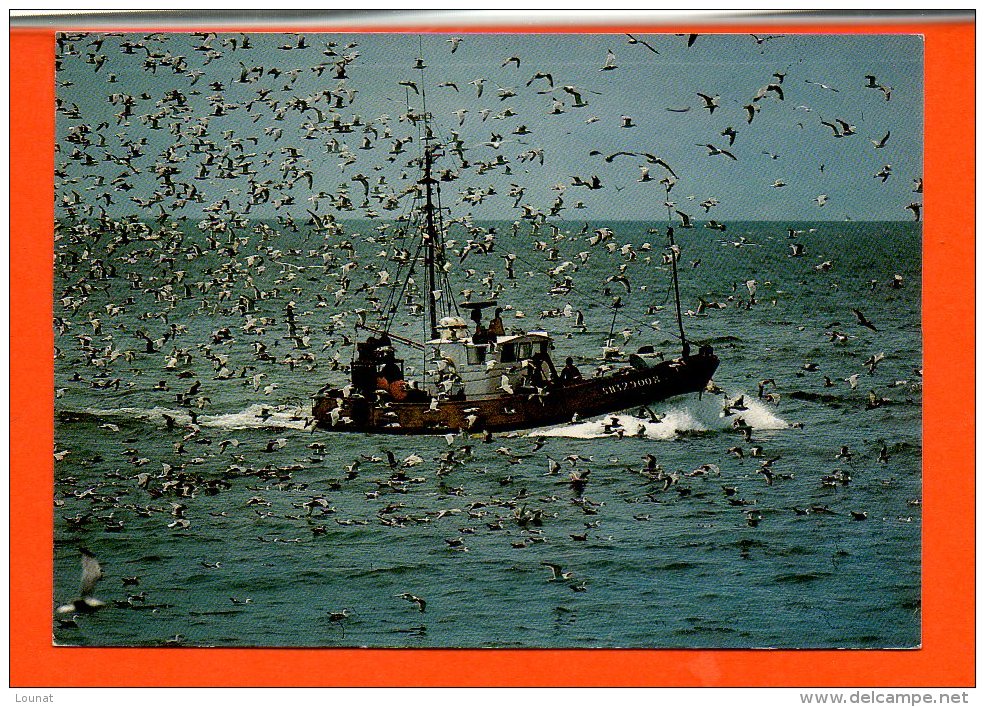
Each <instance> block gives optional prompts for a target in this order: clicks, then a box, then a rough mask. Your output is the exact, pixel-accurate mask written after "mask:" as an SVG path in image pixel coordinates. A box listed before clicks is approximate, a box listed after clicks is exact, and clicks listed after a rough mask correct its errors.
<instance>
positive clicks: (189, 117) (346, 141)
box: [57, 33, 923, 224]
mask: <svg viewBox="0 0 985 707" xmlns="http://www.w3.org/2000/svg"><path fill="white" fill-rule="evenodd" d="M301 36H302V35H297V34H286V33H276V34H263V33H251V34H250V35H249V37H248V45H247V46H246V47H245V48H244V45H243V40H244V36H243V35H240V34H220V35H218V36H214V35H208V36H206V35H201V34H200V35H192V34H175V33H155V34H152V35H147V34H134V35H110V36H107V35H104V34H92V35H85V36H83V35H70V36H68V38H67V39H65V41H63V42H62V43H61V44H60V50H59V63H58V71H57V80H58V87H57V96H58V98H59V100H60V101H61V106H62V109H61V110H60V111H59V115H58V135H59V143H60V153H59V155H58V160H57V164H58V166H59V169H60V174H59V175H58V176H59V179H58V185H59V192H58V193H59V200H60V201H61V200H62V199H64V200H65V201H68V202H74V201H77V202H79V203H80V207H76V208H83V209H85V208H87V207H88V205H94V206H96V207H104V208H106V209H107V211H108V212H109V213H111V214H121V213H151V214H155V215H156V214H159V213H160V211H161V210H164V211H166V212H168V213H172V214H174V215H180V214H185V215H188V216H190V217H192V218H199V217H201V215H202V214H203V209H205V208H207V207H210V205H212V206H213V208H216V209H219V212H218V213H221V212H222V211H226V212H228V213H233V212H235V213H243V212H244V211H246V212H247V216H248V217H249V218H273V217H274V216H276V215H278V214H284V213H288V212H290V213H291V214H293V216H294V217H295V218H297V219H299V220H301V219H307V218H308V214H307V213H306V212H305V211H306V209H312V210H313V211H315V212H316V213H318V214H319V215H322V214H328V213H335V215H336V216H337V217H338V218H339V219H345V218H359V217H362V216H364V215H365V214H366V210H365V208H362V205H363V204H364V202H365V198H364V193H365V192H364V190H365V186H364V184H363V181H361V177H360V179H357V180H353V177H356V176H357V175H362V176H364V177H365V178H366V179H365V182H366V183H368V184H369V186H370V188H371V189H375V191H376V192H378V193H379V195H380V198H375V197H374V196H371V197H370V199H369V204H368V207H369V208H370V209H372V210H373V211H374V212H375V213H377V214H379V216H380V218H393V217H396V216H397V215H399V214H400V213H402V212H403V211H404V210H405V207H406V206H407V203H408V200H407V199H406V198H403V199H401V198H399V195H400V193H401V192H402V191H403V190H404V189H405V188H407V186H408V185H411V184H412V182H413V180H414V179H416V175H415V174H414V172H413V170H412V169H411V170H409V169H408V162H409V160H411V159H413V158H415V157H417V156H419V154H420V146H419V134H418V129H417V127H415V125H414V124H413V123H412V122H411V121H409V120H407V118H406V114H407V112H408V107H407V97H408V96H409V98H410V107H411V109H412V110H414V111H420V109H421V96H420V94H419V93H415V91H414V88H416V89H417V90H418V91H421V90H422V89H423V90H424V91H425V92H426V96H427V109H428V110H429V111H430V112H431V113H432V114H433V116H434V120H433V128H434V131H435V133H436V135H437V137H439V138H440V139H443V140H447V139H449V138H451V137H452V131H454V132H455V133H457V135H458V138H459V140H460V141H461V145H462V149H463V152H462V156H463V157H464V159H465V160H466V161H467V162H468V164H469V166H468V167H467V168H465V167H463V166H462V161H461V159H460V158H457V157H452V156H448V157H447V158H446V159H445V160H443V161H442V164H439V165H438V167H439V169H446V170H449V171H448V173H447V175H449V176H450V175H455V176H456V177H457V178H456V179H454V180H451V181H446V182H443V183H442V185H441V186H442V201H443V204H444V206H447V207H450V208H451V209H452V211H453V212H454V213H471V214H472V215H473V216H474V217H475V218H491V219H504V220H516V219H519V218H520V217H521V216H522V215H523V213H524V211H523V208H522V207H523V206H527V207H528V211H527V212H528V213H538V212H541V213H546V212H548V211H549V210H550V209H551V206H552V204H555V203H556V200H557V198H558V196H559V195H560V196H561V198H562V203H561V207H562V208H561V209H560V210H559V211H558V213H557V215H556V216H553V217H550V218H549V220H556V221H560V220H566V221H571V222H578V223H579V224H580V223H581V222H583V221H587V220H600V219H627V220H639V219H657V220H666V218H667V209H666V208H665V206H664V202H665V200H666V195H665V188H666V185H665V184H662V183H660V180H661V179H664V178H666V177H668V176H669V174H670V173H669V172H668V171H667V169H666V168H665V167H664V166H662V165H661V164H659V163H656V162H652V161H651V162H648V161H647V158H646V157H645V156H643V153H647V154H649V155H652V156H653V157H652V158H651V160H652V159H653V158H660V160H661V161H662V162H664V163H665V164H666V165H667V166H668V167H669V168H670V169H672V170H673V171H674V173H675V174H676V180H675V181H676V183H675V184H674V186H673V189H672V191H671V192H670V200H671V201H672V202H673V203H674V206H675V208H676V209H679V210H681V211H683V212H685V213H687V214H689V215H690V216H692V217H694V219H695V220H696V221H700V220H702V219H709V218H712V219H716V220H719V221H725V220H734V219H742V220H760V219H781V220H841V219H844V218H846V217H850V218H852V219H855V220H883V219H888V220H911V219H912V218H913V216H912V214H911V212H910V211H908V210H907V209H906V208H905V207H906V206H907V205H908V204H911V203H913V202H919V201H921V200H922V195H921V194H917V193H914V192H913V188H914V180H916V179H918V178H920V177H921V176H922V150H923V43H922V40H921V38H920V37H918V36H897V35H869V36H858V35H819V36H815V35H789V34H788V35H782V36H779V35H773V36H770V35H756V36H753V35H750V34H748V33H737V34H730V35H699V36H698V37H697V38H696V40H695V41H694V42H693V45H692V46H690V47H689V46H688V44H687V38H686V37H684V36H677V35H634V37H635V38H636V39H637V40H640V41H639V42H637V43H631V39H630V37H628V36H627V35H625V34H569V35H562V34H551V35H545V34H508V35H507V34H501V35H489V34H478V35H462V38H461V40H460V41H459V42H456V43H453V42H451V41H449V40H450V39H451V35H447V34H434V35H423V36H420V35H416V34H415V35H398V34H347V35H329V34H314V33H309V34H305V35H303V42H302V43H301V46H300V47H299V42H301ZM643 42H645V43H646V44H644V43H643ZM330 43H332V44H330ZM646 45H649V46H646ZM288 47H290V48H288ZM453 47H455V51H454V52H453V51H452V48H453ZM609 50H611V52H612V54H613V55H614V60H613V61H610V62H609V63H610V65H613V66H614V67H615V68H610V69H605V70H603V66H605V65H606V61H607V59H606V57H607V53H608V51H609ZM654 50H655V51H654ZM343 57H346V58H345V59H344V60H343ZM419 57H420V58H423V61H424V63H425V64H426V66H427V68H426V73H425V74H424V78H423V81H422V75H421V72H420V71H419V70H417V69H415V68H414V67H415V62H416V60H417V59H418V58H419ZM341 61H344V62H345V66H344V73H345V77H344V78H337V75H338V73H339V69H338V66H339V62H341ZM538 74H550V80H549V79H548V78H546V77H543V76H540V77H538V76H537V75H538ZM776 74H781V75H782V81H781V79H780V77H779V76H777V75H776ZM867 75H871V76H874V77H875V80H874V82H873V81H872V80H868V79H866V76H867ZM478 80H481V85H482V95H481V96H478V95H477V94H478V90H477V84H478V83H479V81H478ZM550 81H553V89H552V87H551V85H550ZM401 82H404V83H401ZM406 82H414V86H413V87H412V86H410V85H409V84H408V83H406ZM449 83H451V84H455V86H454V87H453V86H449V85H444V86H442V85H441V84H449ZM870 83H872V84H873V86H872V87H870V86H868V85H867V84H870ZM771 84H772V85H776V86H779V91H778V90H776V89H772V90H766V91H764V89H766V87H768V86H770V85H771ZM565 87H568V89H569V90H566V89H565ZM456 89H457V90H456ZM780 91H782V94H783V98H782V100H781V99H780V95H779V93H780ZM699 93H703V94H705V95H707V96H709V97H712V98H713V99H714V100H715V101H716V102H717V103H718V105H717V107H716V108H715V110H714V112H710V111H709V110H708V108H707V107H706V106H705V99H703V98H702V97H700V96H699V95H698V94H699ZM576 94H578V95H580V98H581V101H582V103H585V104H587V105H580V106H579V105H577V104H576ZM759 94H762V95H761V96H760V97H759V98H758V99H757V95H759ZM887 95H888V98H889V100H887ZM746 106H753V107H754V109H758V110H756V112H755V114H754V117H753V120H752V122H751V123H749V122H747V115H748V110H749V109H747V108H746ZM461 110H465V111H467V112H465V113H456V111H461ZM839 120H841V121H844V125H847V126H851V127H849V128H848V129H847V130H845V129H844V127H843V125H842V124H840V123H839V122H838V121H839ZM822 121H823V122H822ZM460 122H461V125H459V123H460ZM825 122H826V123H830V124H831V125H830V126H829V125H825V124H824V123H825ZM333 123H334V124H335V125H336V126H338V125H346V124H349V125H351V126H352V127H351V128H349V129H348V131H346V132H342V131H340V130H339V129H338V127H333ZM624 124H628V127H624ZM832 126H834V127H832ZM727 128H733V129H734V131H735V137H734V144H732V145H731V146H730V145H729V137H728V136H727V135H723V134H722V133H723V131H725V130H726V129H727ZM887 133H888V134H889V137H888V138H886V139H885V141H884V144H883V146H882V147H879V148H877V147H876V146H875V144H874V143H879V142H881V141H883V138H884V136H886V135H887ZM497 136H498V137H497ZM406 137H413V140H412V141H411V142H407V143H405V144H403V145H402V149H403V152H398V153H396V154H394V153H393V152H392V150H393V149H394V145H395V143H396V141H397V140H398V139H403V138H406ZM706 145H713V146H714V147H715V148H716V149H721V150H726V151H728V152H729V153H730V154H731V155H732V156H734V158H735V159H732V157H730V156H729V155H727V154H709V152H710V151H711V150H710V149H709V148H707V147H706ZM330 147H331V148H334V150H335V151H332V152H330V151H329V148H330ZM541 150H542V152H540V151H541ZM593 151H598V153H599V154H591V153H592V152H593ZM619 151H624V152H631V153H635V154H632V155H618V156H616V157H614V158H613V159H612V160H611V161H609V162H607V161H606V160H605V159H604V158H605V157H606V156H610V155H612V154H614V153H616V152H619ZM541 156H542V157H543V164H541V161H540V160H541ZM484 163H485V165H487V166H485V167H483V166H482V165H483V164H484ZM887 166H888V169H887V168H886V167H887ZM644 167H645V168H647V169H648V170H649V176H650V177H651V179H650V180H648V181H646V180H644V181H640V180H641V177H643V170H642V168H644ZM309 173H310V179H311V187H310V188H309V184H308V180H309V177H308V175H309ZM880 173H881V174H880ZM877 174H879V175H880V176H876V175H877ZM575 177H579V178H582V179H584V180H585V181H586V182H591V181H592V178H593V177H598V182H599V183H600V184H601V188H597V189H589V188H587V187H584V186H576V185H574V184H573V182H574V181H575V180H574V178H575ZM381 178H382V179H383V181H382V183H381V182H380V179H381ZM114 180H115V181H114ZM511 185H516V186H515V187H512V186H511ZM558 187H561V188H563V191H559V189H558ZM511 189H512V190H513V192H514V195H510V191H511ZM521 189H522V194H521V195H519V196H516V194H517V193H518V192H519V190H521ZM340 190H342V192H343V193H347V194H348V196H349V198H350V201H351V203H352V205H353V208H352V210H343V211H336V207H337V206H338V203H336V204H335V205H333V199H334V198H335V197H336V196H337V195H338V194H339V192H340ZM490 191H491V192H493V193H489V192H490ZM73 192H74V193H73ZM155 192H157V193H158V196H154V194H155ZM313 194H315V195H319V194H320V195H321V196H319V197H317V198H316V199H314V200H312V199H311V197H312V195H313ZM76 195H77V196H76ZM469 195H471V196H469ZM477 195H478V196H477ZM822 195H823V196H822ZM386 196H390V199H389V200H387V199H386ZM463 196H465V197H467V198H466V199H464V200H463V199H462V197H463ZM135 199H136V200H139V201H140V202H143V203H145V204H146V203H147V202H148V201H150V202H152V203H151V205H150V206H147V207H142V206H140V205H139V204H138V201H136V200H135ZM226 199H228V203H224V200H226ZM292 199H293V203H291V202H292ZM709 199H712V200H717V204H715V205H713V206H711V207H709V210H708V211H707V213H706V211H705V208H703V207H701V206H700V204H701V203H702V202H705V201H706V200H709ZM578 202H581V207H582V208H576V204H577V203H578ZM822 202H823V203H824V205H823V206H822V205H821V203H822ZM514 203H516V204H518V205H517V206H516V207H514ZM395 204H399V206H395ZM144 209H150V211H149V212H145V211H144ZM676 218H677V217H676V216H675V219H676Z"/></svg>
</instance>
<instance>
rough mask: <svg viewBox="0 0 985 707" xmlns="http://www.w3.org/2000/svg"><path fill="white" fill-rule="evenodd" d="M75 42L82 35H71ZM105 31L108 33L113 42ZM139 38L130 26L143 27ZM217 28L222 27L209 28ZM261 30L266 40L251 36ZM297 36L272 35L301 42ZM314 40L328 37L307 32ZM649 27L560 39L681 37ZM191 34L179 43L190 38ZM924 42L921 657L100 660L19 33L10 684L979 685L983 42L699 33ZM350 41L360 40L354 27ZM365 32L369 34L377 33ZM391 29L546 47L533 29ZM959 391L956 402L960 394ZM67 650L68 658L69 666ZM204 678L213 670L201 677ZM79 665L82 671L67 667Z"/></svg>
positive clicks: (963, 28)
mask: <svg viewBox="0 0 985 707" xmlns="http://www.w3.org/2000/svg"><path fill="white" fill-rule="evenodd" d="M73 29H75V28H73ZM100 29H108V28H100ZM130 29H132V28H130ZM210 29H214V28H210ZM248 29H249V31H263V30H261V29H259V28H253V27H250V28H248ZM288 29H290V28H281V27H278V28H268V29H267V30H266V31H287V30H288ZM300 29H301V30H302V31H306V32H314V31H320V30H318V29H316V28H312V27H302V28H300ZM689 29H690V30H693V29H694V28H684V29H681V28H675V27H670V26H663V25H658V26H652V27H649V28H645V27H640V26H632V27H628V26H626V27H617V26H612V27H590V26H580V27H574V28H572V27H564V28H563V31H564V32H599V31H602V32H620V31H623V30H628V31H631V32H634V33H635V32H639V33H645V32H647V31H653V32H658V33H666V32H680V31H688V30H689ZM193 30H194V28H192V27H183V28H180V31H189V32H190V31H193ZM698 30H699V31H700V32H704V33H712V32H730V33H735V32H772V33H778V32H788V33H841V34H845V33H848V34H856V33H918V34H923V35H924V37H925V40H926V45H925V50H926V65H925V86H926V101H925V105H926V135H925V171H924V182H925V184H926V189H925V193H924V195H923V196H924V218H925V220H924V241H923V243H924V245H923V248H924V253H923V255H924V260H923V268H924V271H923V279H924V282H923V284H924V289H923V327H924V328H923V331H924V370H925V376H924V450H923V453H924V494H923V499H924V505H923V532H924V545H923V620H924V628H923V647H922V648H921V649H919V650H912V651H851V650H843V651H719V650H694V651H666V650H661V651H650V650H525V651H519V650H397V649H388V650H380V649H331V650H298V649H224V648H208V649H184V650H173V649H153V648H140V649H125V648H124V649H119V648H117V649H96V648H70V649H67V648H62V649H56V648H53V647H52V646H51V595H52V592H51V587H52V565H53V553H52V526H51V519H52V507H51V498H52V494H53V474H52V466H53V461H52V444H53V420H52V409H53V385H52V380H53V360H52V355H51V352H52V347H53V335H52V328H51V313H52V249H53V241H52V229H51V224H52V221H53V213H54V211H53V208H54V207H53V202H54V199H53V192H54V178H53V172H54V155H53V152H52V149H51V146H52V145H53V144H54V110H53V106H54V86H55V83H54V31H53V30H13V31H11V37H10V40H11V41H10V60H11V74H10V76H11V83H10V90H11V96H10V98H11V113H10V131H11V152H10V156H11V166H10V181H11V202H10V233H11V246H10V278H11V293H10V295H11V300H10V301H11V309H10V334H11V346H10V361H11V369H10V391H11V393H10V395H11V399H10V410H11V413H10V435H11V445H10V447H11V452H10V454H11V460H10V498H11V504H10V538H11V543H10V604H9V605H10V607H12V610H11V614H10V685H11V686H14V687H82V686H95V687H108V686H116V687H160V686H182V687H208V686H215V687H258V686H266V687H286V686H295V687H303V686H312V687H322V686H325V687H327V686H370V685H372V686H678V687H688V686H690V687H701V686H761V687H783V686H790V687H793V686H827V687H853V686H881V687H897V686H898V687H903V686H946V687H951V686H973V685H974V682H975V674H974V667H975V666H974V651H975V633H974V626H975V620H974V618H975V602H974V599H975V590H974V586H975V584H974V583H975V564H974V562H975V551H974V548H975V532H974V531H975V519H974V511H975V508H974V499H975V479H974V469H975V459H974V403H973V402H972V398H971V397H970V396H969V395H968V394H967V393H966V392H964V391H967V390H969V388H972V387H973V386H969V383H970V381H969V378H970V377H971V376H969V371H974V367H975V359H974V344H975V339H974V317H973V316H970V315H969V307H971V306H972V303H973V302H974V301H975V300H974V274H975V271H974V262H975V260H974V255H975V252H974V231H973V225H972V224H974V198H975V189H974V166H975V165H974V129H975V120H974V107H975V103H974V100H975V99H974V96H975V82H974V68H975V64H974V39H975V34H974V32H975V28H974V24H973V23H971V22H967V23H945V22H941V23H930V24H914V23H896V24H893V23H882V24H871V25H861V24H835V23H831V24H825V25H807V24H788V25H775V24H774V25H765V24H763V25H753V24H748V25H747V24H742V25H724V26H701V27H699V28H698ZM341 31H344V32H353V31H359V30H355V29H352V28H343V29H342V30H341ZM364 31H365V30H364ZM386 31H440V32H459V33H460V32H463V31H464V32H479V31H481V32H490V31H510V32H517V31H520V32H538V31H544V32H550V31H557V30H551V29H549V28H548V29H545V28H537V27H519V28H518V27H482V28H477V27H471V28H468V27H466V28H454V27H438V28H436V27H428V26H420V27H409V26H408V27H403V28H400V29H399V30H396V29H387V30H386ZM951 381H960V390H961V391H962V393H961V395H960V397H958V396H952V395H950V394H949V393H950V391H951V390H952V389H951V388H949V387H948V383H949V382H951ZM69 652H70V653H71V655H69ZM203 663H207V667H208V668H209V669H208V670H202V667H203ZM66 665H71V666H72V669H71V670H66V669H65V666H66Z"/></svg>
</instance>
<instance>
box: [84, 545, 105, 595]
mask: <svg viewBox="0 0 985 707" xmlns="http://www.w3.org/2000/svg"><path fill="white" fill-rule="evenodd" d="M102 577H103V568H102V567H101V566H100V564H99V561H98V560H97V559H96V558H95V557H93V556H92V555H91V554H89V553H88V552H86V551H85V550H83V551H82V585H81V587H80V588H79V596H80V597H82V598H83V599H84V598H86V597H89V596H92V592H93V590H94V589H95V588H96V583H97V582H98V581H99V580H100V579H102Z"/></svg>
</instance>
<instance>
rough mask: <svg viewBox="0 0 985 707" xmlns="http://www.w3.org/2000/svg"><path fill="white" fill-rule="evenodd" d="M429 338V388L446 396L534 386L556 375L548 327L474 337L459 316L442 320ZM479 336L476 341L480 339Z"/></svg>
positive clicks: (482, 395) (486, 395) (483, 395)
mask: <svg viewBox="0 0 985 707" xmlns="http://www.w3.org/2000/svg"><path fill="white" fill-rule="evenodd" d="M437 329H438V338H436V339H432V340H431V341H428V342H427V348H428V353H429V356H428V358H429V361H430V362H429V365H428V368H427V372H426V378H425V381H424V387H425V390H427V391H428V392H430V393H432V394H437V395H440V396H441V397H445V398H453V399H454V398H459V399H461V398H462V397H464V398H465V399H467V400H481V399H487V398H495V397H501V396H503V395H509V394H511V393H512V392H515V391H516V390H517V389H520V388H536V387H540V386H541V385H543V384H544V383H545V382H546V381H548V380H551V379H552V378H553V377H555V376H556V375H557V372H556V371H555V369H554V364H553V362H552V361H551V357H550V351H551V349H552V348H554V344H553V340H552V339H551V336H550V334H548V333H547V332H546V331H529V332H526V333H523V334H509V335H506V336H485V337H476V336H474V335H473V333H472V332H471V331H470V327H469V325H468V324H467V323H466V322H465V320H464V319H462V318H461V317H445V318H444V319H442V320H441V321H440V322H439V323H438V327H437ZM477 339H478V340H477Z"/></svg>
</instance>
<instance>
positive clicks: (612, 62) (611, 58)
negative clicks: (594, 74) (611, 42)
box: [599, 49, 619, 71]
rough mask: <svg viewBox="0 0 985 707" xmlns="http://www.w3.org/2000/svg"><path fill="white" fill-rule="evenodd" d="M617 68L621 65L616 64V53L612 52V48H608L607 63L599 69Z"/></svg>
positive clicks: (610, 69)
mask: <svg viewBox="0 0 985 707" xmlns="http://www.w3.org/2000/svg"><path fill="white" fill-rule="evenodd" d="M617 68H619V67H618V66H617V65H616V55H615V54H613V53H612V50H611V49H608V50H606V54H605V63H604V64H603V65H602V68H601V69H599V71H612V70H613V69H617Z"/></svg>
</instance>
